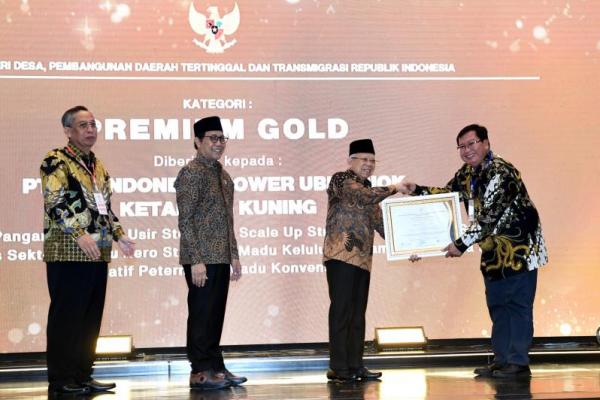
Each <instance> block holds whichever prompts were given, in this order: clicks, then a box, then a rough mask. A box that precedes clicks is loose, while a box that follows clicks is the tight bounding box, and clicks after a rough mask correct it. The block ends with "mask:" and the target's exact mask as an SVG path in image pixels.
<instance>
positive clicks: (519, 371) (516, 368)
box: [492, 364, 531, 378]
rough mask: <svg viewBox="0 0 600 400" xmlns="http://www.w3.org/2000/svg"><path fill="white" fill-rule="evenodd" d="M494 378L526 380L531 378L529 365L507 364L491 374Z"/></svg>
mask: <svg viewBox="0 0 600 400" xmlns="http://www.w3.org/2000/svg"><path fill="white" fill-rule="evenodd" d="M492 376H493V377H494V378H528V377H530V376H531V370H530V369H529V365H517V364H507V365H505V366H504V367H502V368H500V369H497V370H495V371H494V372H492Z"/></svg>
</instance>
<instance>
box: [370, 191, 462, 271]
mask: <svg viewBox="0 0 600 400" xmlns="http://www.w3.org/2000/svg"><path fill="white" fill-rule="evenodd" d="M381 207H382V209H383V224H384V230H385V247H386V253H387V259H388V260H390V261H395V260H406V259H408V258H409V257H410V256H411V255H412V254H416V255H418V256H419V257H434V256H441V255H444V254H445V252H443V251H442V249H443V248H444V247H446V246H447V245H448V244H449V243H450V242H452V241H454V240H455V239H456V238H458V237H459V236H460V235H461V229H462V218H461V213H460V201H459V197H458V193H456V192H452V193H443V194H433V195H427V196H411V197H400V198H387V199H385V200H384V201H382V202H381Z"/></svg>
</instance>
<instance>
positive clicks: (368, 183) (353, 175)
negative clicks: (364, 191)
mask: <svg viewBox="0 0 600 400" xmlns="http://www.w3.org/2000/svg"><path fill="white" fill-rule="evenodd" d="M346 172H348V174H350V175H351V176H352V177H353V178H354V179H355V180H356V181H357V182H360V183H362V184H363V185H365V186H367V187H371V181H370V180H368V179H365V178H363V177H361V176H360V175H358V174H357V173H356V172H354V171H352V170H351V169H350V168H348V169H347V170H346Z"/></svg>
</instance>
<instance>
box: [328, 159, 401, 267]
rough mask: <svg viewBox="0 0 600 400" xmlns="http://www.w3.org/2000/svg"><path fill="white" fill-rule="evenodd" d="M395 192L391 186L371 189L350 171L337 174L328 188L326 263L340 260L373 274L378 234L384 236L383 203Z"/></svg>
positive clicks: (369, 185)
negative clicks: (375, 241) (375, 242)
mask: <svg viewBox="0 0 600 400" xmlns="http://www.w3.org/2000/svg"><path fill="white" fill-rule="evenodd" d="M394 193H396V191H395V190H392V189H390V188H388V187H371V182H370V181H369V180H368V179H363V178H361V177H360V176H358V175H357V174H356V173H354V172H353V171H352V170H350V169H349V170H347V171H344V172H337V173H336V174H334V175H333V176H332V177H331V182H330V183H329V188H328V189H327V197H328V207H327V223H326V227H325V229H326V232H325V244H324V246H323V261H324V262H325V261H327V260H339V261H343V262H345V263H348V264H351V265H354V266H357V267H359V268H362V269H365V270H367V271H370V270H371V264H372V261H373V238H374V236H375V231H377V232H379V234H380V235H381V237H384V233H383V216H382V213H381V207H379V203H380V202H381V201H382V200H383V199H385V198H386V197H388V196H390V195H392V194H394Z"/></svg>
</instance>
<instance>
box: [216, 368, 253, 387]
mask: <svg viewBox="0 0 600 400" xmlns="http://www.w3.org/2000/svg"><path fill="white" fill-rule="evenodd" d="M218 374H222V375H223V376H224V377H225V380H226V381H229V383H230V384H231V386H238V385H241V384H242V383H244V382H246V381H247V380H248V378H246V377H245V376H237V375H234V374H232V373H231V372H230V371H229V370H228V369H227V368H225V369H223V370H222V371H219V372H218Z"/></svg>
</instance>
